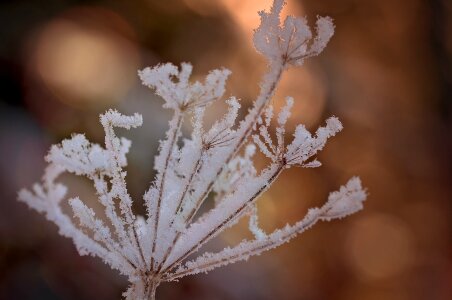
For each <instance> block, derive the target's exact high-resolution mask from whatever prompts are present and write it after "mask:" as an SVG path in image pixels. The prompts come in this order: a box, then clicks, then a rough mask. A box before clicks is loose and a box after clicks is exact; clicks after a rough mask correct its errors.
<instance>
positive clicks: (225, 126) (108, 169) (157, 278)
mask: <svg viewBox="0 0 452 300" xmlns="http://www.w3.org/2000/svg"><path fill="white" fill-rule="evenodd" d="M283 6H284V1H283V0H275V1H274V3H273V6H272V8H271V10H270V12H260V16H261V24H260V26H259V28H258V29H257V30H256V31H255V33H254V45H255V47H256V49H257V50H258V51H259V52H260V53H262V54H263V55H264V56H265V57H266V58H267V59H268V63H269V70H268V72H267V74H266V75H265V76H264V78H263V81H262V83H261V84H260V88H261V89H260V94H259V96H258V97H257V99H256V101H254V103H253V106H252V108H251V109H250V110H249V111H248V114H247V115H246V117H245V118H244V119H243V120H242V121H241V122H239V123H238V124H237V123H236V119H237V116H238V111H239V108H240V104H239V101H238V100H237V99H236V98H234V97H231V98H229V99H228V100H226V102H227V104H228V111H227V112H226V114H225V115H224V117H223V118H222V119H220V120H218V121H216V122H215V123H214V124H213V125H212V126H211V127H210V128H205V126H204V124H203V118H204V114H205V111H206V108H207V107H208V106H209V105H211V104H213V103H214V102H215V101H218V100H219V99H221V98H222V96H223V94H224V91H225V82H226V79H227V77H228V76H229V75H230V71H228V70H226V69H221V70H214V71H211V72H210V73H209V74H208V75H207V77H206V79H205V81H204V82H203V83H201V82H194V83H190V81H189V77H190V75H191V72H192V66H191V65H190V64H187V63H184V64H182V65H181V67H180V69H178V68H177V67H176V66H174V65H172V64H169V63H168V64H162V65H158V66H156V67H154V68H146V69H144V70H142V71H140V72H139V76H140V78H141V80H142V82H143V84H145V85H147V86H149V87H150V88H152V89H154V90H155V91H156V93H157V94H158V95H159V96H161V97H162V98H163V99H164V101H165V103H164V107H165V108H167V109H170V110H172V111H173V113H174V114H173V117H172V119H171V121H170V123H169V129H168V132H167V133H166V138H165V139H164V140H163V141H161V143H160V148H159V150H160V152H159V154H158V156H157V157H156V159H155V170H156V172H157V175H156V178H155V180H154V182H153V183H152V184H151V186H150V188H149V189H148V190H147V191H146V193H145V194H144V197H143V198H144V203H145V206H146V209H147V215H146V217H144V216H137V215H135V214H134V213H133V211H132V199H131V197H130V195H129V194H128V192H127V187H126V180H125V178H126V172H125V171H124V169H123V168H124V167H125V166H126V165H127V161H126V154H127V152H128V150H129V148H130V141H128V140H127V139H125V138H118V137H117V136H116V134H115V131H114V129H115V127H120V128H126V129H129V128H132V127H137V126H140V125H141V123H142V118H141V116H140V115H139V114H135V115H133V116H124V115H122V114H120V113H118V112H116V111H114V110H109V111H107V112H106V113H105V114H102V115H101V116H100V122H101V124H102V126H103V127H104V130H105V147H103V146H101V145H98V144H94V143H91V142H89V141H88V140H87V139H86V138H85V136H84V135H82V134H76V135H73V136H72V138H70V139H67V140H63V141H62V143H61V144H58V145H54V146H52V147H51V149H50V151H49V154H48V155H47V156H46V160H47V161H48V162H49V165H48V167H47V169H46V171H45V173H44V176H43V180H42V183H40V184H35V185H34V186H33V188H32V189H31V190H26V189H24V190H22V191H20V193H19V199H20V200H21V201H23V202H26V203H27V204H28V205H29V206H30V207H32V208H33V209H35V210H37V211H38V212H41V213H44V214H45V215H46V217H47V219H49V220H50V221H52V222H54V223H55V224H56V225H57V226H58V228H59V232H60V234H61V235H63V236H66V237H69V238H72V239H73V241H74V243H75V245H76V247H77V249H78V251H79V253H80V254H81V255H86V254H90V255H93V256H98V257H100V258H102V259H103V260H104V261H105V262H106V263H107V264H109V265H110V266H111V267H112V268H114V269H117V270H119V271H120V272H121V274H124V275H126V276H127V277H128V279H129V281H130V283H131V286H130V288H129V289H128V291H127V292H125V293H124V295H125V297H126V298H127V299H154V297H155V290H156V288H157V286H158V285H159V284H160V283H161V282H165V281H174V280H177V279H178V278H181V277H183V276H186V275H192V274H197V273H200V272H207V271H210V270H213V269H214V268H217V267H220V266H224V265H227V264H230V263H234V262H237V261H241V260H246V259H248V258H249V257H250V256H253V255H258V254H260V253H262V252H263V251H266V250H269V249H272V248H275V247H277V246H279V245H281V244H283V243H285V242H287V241H289V240H290V239H292V238H293V237H295V236H296V235H298V234H300V233H302V232H303V231H305V230H306V229H307V228H309V227H311V226H313V225H314V224H315V223H316V222H317V221H319V220H331V219H336V218H342V217H344V216H347V215H349V214H352V213H354V212H356V211H358V210H360V209H362V206H363V204H362V203H363V201H364V200H365V198H366V193H365V191H364V190H363V189H362V187H361V183H360V180H359V179H358V178H356V177H355V178H352V179H350V180H349V181H348V183H346V184H345V185H344V186H342V187H341V188H340V190H339V191H337V192H333V193H331V194H330V196H329V198H328V201H327V202H326V203H325V204H324V205H323V206H322V207H319V208H311V209H310V210H309V211H308V213H307V215H306V216H305V217H304V218H303V219H302V220H300V221H299V222H297V223H295V224H294V225H291V226H290V225H287V226H285V227H284V228H281V229H278V230H275V231H274V232H272V233H268V234H267V233H266V232H264V230H262V229H261V228H260V227H259V225H258V221H257V208H256V201H257V199H258V198H259V196H260V195H262V193H264V192H265V191H266V190H267V189H268V188H269V187H270V185H271V184H272V183H273V182H274V181H275V180H276V178H278V176H279V175H280V174H281V172H282V171H284V170H286V169H288V168H291V167H318V166H320V162H319V161H317V160H316V159H315V156H316V154H317V153H318V152H319V151H320V150H321V149H322V148H323V147H324V146H325V143H326V142H327V140H328V138H330V137H332V136H334V135H335V134H336V133H338V132H339V131H340V130H341V129H342V124H341V123H340V122H339V120H338V119H337V118H335V117H331V118H329V119H328V120H327V121H326V125H325V126H324V127H320V128H319V129H318V130H317V131H316V133H315V134H314V135H311V133H309V132H308V131H307V130H306V128H305V127H304V126H303V125H298V126H297V127H296V129H295V132H294V134H293V139H292V141H291V142H290V143H289V144H286V143H285V141H286V139H285V124H286V122H287V120H288V118H289V116H290V110H291V107H292V106H293V103H294V101H293V99H292V98H290V97H288V98H287V99H286V105H285V106H284V107H283V108H282V109H281V111H280V112H279V114H278V115H277V117H276V118H275V117H274V112H273V108H272V106H270V105H269V102H270V100H271V98H272V97H273V95H274V93H275V89H276V87H277V85H278V82H279V80H280V78H281V74H282V73H283V72H284V71H285V70H286V69H288V68H289V67H290V66H292V65H293V66H298V65H301V64H302V63H303V61H304V59H305V58H307V57H310V56H314V55H317V54H319V53H320V52H321V51H322V50H323V48H324V47H325V46H326V44H327V43H328V41H329V40H330V38H331V36H332V35H333V29H334V26H333V23H332V20H331V19H330V18H328V17H319V18H318V19H317V23H316V36H315V38H312V33H311V30H310V28H309V27H308V25H307V22H306V20H305V19H297V18H294V17H291V16H289V17H287V18H286V19H285V20H284V22H283V23H281V22H280V12H281V10H282V8H283ZM187 115H190V116H191V120H192V126H193V131H192V133H191V136H190V137H189V138H184V139H183V146H179V145H180V143H178V141H179V140H180V139H182V136H181V126H182V123H183V122H184V120H186V119H187V118H185V117H186V116H187ZM272 121H273V122H274V123H275V125H276V131H275V133H271V132H270V128H271V127H270V123H271V122H272ZM256 146H257V147H256ZM256 148H257V149H258V150H259V151H261V152H262V153H263V154H264V155H265V156H267V157H268V158H269V161H270V162H269V164H268V165H267V166H266V167H265V168H264V169H263V170H262V171H260V172H257V171H256V169H255V168H254V166H253V154H254V152H255V150H256ZM241 149H243V150H244V151H242V152H240V150H241ZM241 153H242V154H241ZM63 172H69V173H74V174H76V175H82V176H86V177H88V178H89V179H90V180H92V181H93V184H94V187H95V190H96V193H97V196H98V198H99V202H100V203H101V204H102V206H103V207H104V208H105V218H104V220H102V219H101V218H99V217H96V215H95V213H94V211H93V209H91V208H89V207H88V206H86V204H85V203H83V202H82V201H81V200H80V199H79V198H78V197H76V198H72V199H69V200H68V201H69V204H70V206H71V208H72V210H73V213H74V216H75V218H76V219H78V221H79V223H80V227H78V226H76V225H75V224H74V222H73V219H72V218H71V217H69V216H68V215H66V214H65V213H64V212H63V210H62V208H61V203H62V202H63V201H64V199H65V194H66V187H65V186H64V185H62V184H61V183H58V182H57V181H56V179H57V177H58V176H59V175H60V174H61V173H63ZM210 194H213V195H214V199H215V207H214V208H213V209H211V210H210V211H208V212H206V213H205V214H203V215H202V216H201V217H199V218H195V216H196V215H197V213H198V211H199V209H200V207H201V205H202V204H203V202H204V201H206V199H208V196H209V195H210ZM245 216H248V217H249V229H250V231H251V232H252V233H253V235H254V239H252V240H244V241H242V242H241V243H239V244H238V245H236V246H234V247H232V248H229V247H228V248H225V249H223V250H222V251H220V252H218V253H209V252H207V253H203V254H201V255H199V256H198V257H197V258H194V259H193V260H188V259H187V258H188V256H190V255H192V254H194V253H196V252H197V251H198V250H199V249H200V248H201V247H202V246H203V245H205V244H206V243H207V242H208V241H210V240H211V239H213V238H215V237H216V236H218V235H219V234H220V233H221V232H223V231H224V230H225V229H227V228H229V227H231V226H232V225H234V224H236V223H237V222H238V221H239V220H240V219H241V218H243V217H245ZM106 221H107V222H108V224H105V223H104V222H106Z"/></svg>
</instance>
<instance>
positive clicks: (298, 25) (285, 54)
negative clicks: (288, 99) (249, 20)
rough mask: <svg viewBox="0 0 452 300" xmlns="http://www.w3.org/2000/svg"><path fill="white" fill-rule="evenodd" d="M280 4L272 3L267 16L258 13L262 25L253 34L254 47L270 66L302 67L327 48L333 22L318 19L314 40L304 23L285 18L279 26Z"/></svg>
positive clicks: (300, 20)
mask: <svg viewBox="0 0 452 300" xmlns="http://www.w3.org/2000/svg"><path fill="white" fill-rule="evenodd" d="M284 4H285V3H284V1H283V0H275V1H274V2H273V6H272V8H271V10H270V12H265V11H261V12H260V13H259V14H260V16H261V25H260V26H259V27H258V28H257V29H256V30H255V33H254V45H255V47H256V49H257V51H259V52H260V53H262V54H263V55H265V56H266V57H267V58H268V59H269V60H270V62H279V61H284V62H288V63H290V64H293V65H302V64H303V61H304V59H305V58H307V57H311V56H315V55H318V54H319V53H321V52H322V51H323V49H324V48H325V47H326V45H327V44H328V42H329V40H330V39H331V37H332V36H333V33H334V25H333V21H332V19H331V18H329V17H318V18H317V22H316V36H315V38H314V39H313V40H312V32H311V29H310V28H309V26H308V24H307V21H306V19H304V18H295V17H293V16H288V17H287V18H286V19H285V20H284V22H283V23H282V24H281V20H280V14H281V10H282V8H283V6H284Z"/></svg>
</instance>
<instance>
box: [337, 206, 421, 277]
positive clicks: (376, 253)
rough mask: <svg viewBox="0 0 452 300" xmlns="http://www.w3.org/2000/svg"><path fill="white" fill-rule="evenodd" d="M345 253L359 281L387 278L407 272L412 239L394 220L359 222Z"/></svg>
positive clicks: (375, 217) (381, 218)
mask: <svg viewBox="0 0 452 300" xmlns="http://www.w3.org/2000/svg"><path fill="white" fill-rule="evenodd" d="M346 250H347V254H348V255H349V259H350V263H351V265H352V267H353V268H354V269H355V270H356V272H357V273H358V276H359V277H360V278H367V279H380V278H387V277H390V276H393V275H396V274H400V273H401V272H403V271H406V270H407V268H408V267H409V266H410V265H411V263H412V262H413V259H414V244H413V236H412V233H411V232H410V231H409V229H408V227H407V226H406V225H405V224H404V223H402V222H401V221H400V220H398V219H396V218H395V217H392V216H389V215H383V214H374V215H371V216H367V217H363V218H362V219H360V220H359V221H358V222H357V223H356V224H355V226H354V227H353V229H352V230H351V231H350V233H349V236H348V244H347V249H346Z"/></svg>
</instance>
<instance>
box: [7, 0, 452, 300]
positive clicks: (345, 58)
mask: <svg viewBox="0 0 452 300" xmlns="http://www.w3.org/2000/svg"><path fill="white" fill-rule="evenodd" d="M287 1H288V2H289V4H288V5H287V7H286V9H285V11H284V14H294V15H305V16H307V18H308V20H309V23H310V24H311V25H312V24H313V23H314V21H315V18H316V15H329V16H331V17H332V18H333V19H334V20H335V21H334V22H335V24H336V33H335V35H334V37H333V39H332V40H331V42H330V44H329V45H328V47H327V48H326V50H325V51H324V53H322V54H321V55H320V56H319V57H315V58H312V59H310V60H309V61H307V62H306V64H305V65H304V66H303V67H301V68H297V69H291V70H290V71H288V72H287V73H286V74H285V75H284V77H283V79H282V82H281V85H280V87H279V89H278V91H277V94H276V97H275V98H274V100H273V104H274V105H275V106H276V107H280V106H281V105H282V104H283V103H284V97H285V96H287V95H290V96H293V97H294V98H295V106H294V111H293V115H292V117H291V120H290V124H289V126H288V127H289V128H290V129H293V128H294V127H295V125H296V124H298V123H299V122H301V123H304V124H306V126H307V127H308V128H309V129H310V130H315V128H316V127H317V126H319V125H321V124H322V123H323V122H324V120H325V119H326V118H327V117H328V116H330V115H336V116H338V117H339V118H340V119H341V120H342V122H343V124H344V127H345V129H344V130H343V132H341V133H340V134H339V135H338V136H337V137H335V138H334V139H332V140H331V141H330V143H329V144H327V147H326V148H325V150H324V151H323V152H322V153H321V154H320V155H319V159H320V160H321V161H322V162H323V166H322V167H320V168H318V169H291V170H289V171H287V172H286V173H285V174H284V175H283V176H282V177H281V178H280V180H279V181H278V182H277V183H276V184H275V185H274V186H273V187H272V188H271V189H270V190H269V191H268V192H267V193H266V194H265V195H264V196H263V197H262V198H261V199H260V200H259V202H258V207H259V217H260V220H261V222H262V226H263V227H264V229H265V230H267V231H271V230H273V229H275V228H279V227H282V226H284V225H285V224H286V223H287V222H289V223H292V222H295V221H296V220H298V219H301V218H302V217H303V215H304V214H305V213H306V211H307V209H308V208H309V207H312V206H317V205H320V204H321V203H322V202H323V201H325V199H326V197H327V195H328V192H329V191H331V190H334V189H336V188H337V187H338V186H339V185H341V184H343V183H345V182H346V180H347V179H348V178H349V177H351V176H353V175H359V176H361V178H362V181H363V184H364V185H365V186H366V187H367V188H368V192H369V198H368V200H367V202H366V203H365V209H364V210H363V211H362V212H359V213H358V214H356V215H353V216H351V217H349V218H347V219H344V220H341V221H334V222H331V223H322V224H318V225H316V226H315V228H313V229H311V230H309V231H308V232H306V233H305V234H303V235H301V236H300V237H298V238H296V239H295V240H294V241H292V242H291V243H289V244H287V245H284V246H282V247H280V248H278V249H276V250H273V251H271V252H269V253H265V254H263V255H261V256H259V257H256V258H252V259H250V260H249V261H248V262H246V263H238V264H235V265H231V266H228V267H225V268H221V269H218V270H215V271H213V272H211V273H209V274H207V275H198V276H194V277H188V278H184V279H182V280H180V282H179V283H166V284H163V285H162V286H161V287H160V288H159V290H158V292H157V297H158V299H252V300H254V299H256V300H259V299H275V298H277V299H289V300H291V299H306V300H308V299H309V300H323V299H332V300H335V299H337V300H355V299H356V300H358V299H359V300H377V299H385V300H405V299H406V300H427V299H428V300H430V299H434V300H436V299H438V300H446V299H452V241H451V240H452V203H451V202H452V187H451V182H452V174H451V170H452V157H451V148H452V147H451V146H452V145H451V138H450V137H451V129H452V128H451V124H452V123H451V117H452V115H451V113H452V110H451V99H452V68H451V63H452V21H451V20H452V5H451V4H450V3H449V2H448V1H446V0H432V1H421V0H397V1H380V0H367V1H357V0H343V1H334V0H325V1H313V0H304V1H301V0H298V1H296V0H287ZM38 2H39V3H38ZM167 2H168V3H167ZM270 4H271V1H269V0H263V1H259V0H221V1H210V0H177V1H151V0H136V1H111V0H105V1H69V0H63V1H52V0H43V1H31V0H28V1H26V0H24V1H8V2H7V3H2V4H0V12H1V14H2V17H1V18H0V23H1V25H2V26H0V28H1V29H0V37H1V38H2V39H1V40H2V45H0V63H1V65H2V68H1V80H0V81H1V82H0V87H1V94H0V97H1V98H0V100H1V104H0V105H1V118H0V122H1V126H0V131H1V135H0V179H1V182H0V184H1V200H0V299H79V300H83V299H119V298H120V296H121V292H123V291H124V290H125V289H126V284H127V282H126V279H125V278H123V277H121V276H119V275H118V274H117V273H116V272H115V271H111V270H109V269H108V267H106V266H104V265H103V264H102V262H100V261H99V260H97V259H93V258H89V257H79V256H78V254H77V252H76V250H75V248H74V247H73V245H72V243H71V241H69V240H67V239H65V238H63V237H61V236H59V235H58V233H57V230H56V228H55V226H54V225H52V224H50V223H48V222H47V221H46V220H45V219H44V218H43V217H42V216H39V215H38V214H36V213H35V212H33V211H31V210H29V209H28V208H27V207H26V206H25V205H23V204H21V203H18V202H17V201H16V193H17V191H18V190H19V189H20V188H22V187H24V186H29V185H30V184H32V183H33V182H35V181H36V180H38V179H39V177H40V176H41V174H42V170H43V168H44V165H45V164H44V160H43V157H44V155H45V153H46V151H47V149H48V147H49V146H50V145H51V144H52V143H57V142H59V141H60V140H61V139H63V138H66V137H69V136H70V134H71V133H72V132H84V133H86V135H87V137H88V138H89V139H91V140H93V141H96V142H102V139H103V131H102V128H101V126H100V124H99V123H98V115H99V113H102V112H103V111H105V110H106V109H107V108H110V107H113V108H117V109H118V110H119V111H121V112H123V113H133V112H140V113H141V114H143V118H144V124H143V127H141V128H139V129H135V130H132V131H130V132H120V133H121V134H124V135H125V136H127V137H128V138H129V139H131V140H132V149H131V152H130V154H129V166H128V168H127V172H128V185H129V190H130V193H131V194H132V196H133V197H134V199H135V201H136V203H135V206H136V207H135V209H136V212H137V213H139V214H143V213H144V209H143V207H142V206H141V204H142V203H141V199H142V198H141V196H142V194H143V192H144V191H145V190H146V188H147V186H148V185H149V182H150V181H151V180H152V179H153V177H154V175H155V174H154V173H153V169H152V165H153V156H154V155H155V154H156V151H157V147H158V140H159V139H161V138H163V135H164V132H165V130H166V128H167V121H168V117H169V115H168V112H167V111H165V110H163V109H162V108H161V104H162V101H161V99H159V98H158V97H156V96H155V95H153V94H152V92H151V91H149V90H148V89H147V88H145V87H143V86H141V84H140V82H139V80H138V78H137V73H136V71H137V69H141V68H144V67H146V66H150V65H155V64H157V63H159V62H167V61H170V62H173V63H180V62H183V61H189V62H192V63H193V65H194V79H199V78H201V77H202V76H204V74H206V73H207V72H208V71H209V70H210V69H214V68H219V67H222V66H224V67H227V68H229V69H231V70H232V72H233V74H232V76H231V79H230V81H229V83H228V86H227V88H228V89H227V92H226V95H235V96H237V97H239V98H241V99H242V102H243V104H244V105H243V106H244V107H245V108H246V107H247V106H249V105H250V103H251V101H252V99H253V98H254V97H255V96H256V95H257V92H258V88H259V86H258V82H259V80H260V78H261V76H262V75H263V74H264V72H265V68H266V65H265V60H264V59H263V58H262V57H261V56H260V55H259V54H257V53H256V52H255V51H254V50H253V46H252V43H251V38H252V33H253V28H255V27H256V26H257V25H258V23H259V17H258V14H257V11H259V10H262V9H268V8H269V6H270ZM224 108H225V106H224V105H219V106H218V107H217V109H211V111H210V114H209V118H210V120H215V119H216V118H218V117H219V116H221V114H222V113H224ZM245 108H244V110H245ZM262 163H263V162H262V161H259V162H258V164H262ZM63 180H64V182H65V183H67V184H68V185H69V186H70V188H71V190H72V192H71V193H72V194H74V195H75V194H77V195H80V196H81V198H82V199H83V200H84V201H86V202H87V203H89V204H90V205H91V206H92V207H94V208H95V207H96V205H97V204H96V199H95V197H94V193H93V188H92V187H91V186H90V184H89V182H88V181H86V180H84V179H80V178H76V177H73V176H65V177H64V178H63ZM72 194H70V195H72ZM247 236H249V233H247V230H246V222H241V223H239V224H238V225H237V226H236V227H235V228H233V229H231V230H229V231H227V232H226V233H224V234H223V235H222V236H221V238H220V239H217V240H216V241H215V242H214V243H211V244H209V245H208V248H212V249H219V248H222V247H224V246H225V245H227V244H234V243H237V242H238V241H240V240H241V239H243V238H244V237H247Z"/></svg>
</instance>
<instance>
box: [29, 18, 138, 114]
mask: <svg viewBox="0 0 452 300" xmlns="http://www.w3.org/2000/svg"><path fill="white" fill-rule="evenodd" d="M90 25H92V24H90ZM35 64H36V65H35V66H36V70H37V73H38V74H39V75H40V77H41V78H42V80H43V81H44V83H45V84H46V85H47V86H48V88H49V89H50V90H51V91H52V92H53V93H55V94H56V95H57V97H58V98H59V99H60V100H61V101H63V102H65V103H68V104H71V105H75V106H83V105H86V104H90V105H106V104H109V103H112V102H116V101H119V100H120V99H121V98H122V97H123V96H124V94H125V93H126V92H127V91H128V89H129V88H130V86H131V84H132V83H133V82H134V81H135V80H136V75H135V73H136V69H137V68H138V51H137V49H136V48H135V47H134V46H133V45H132V43H130V42H128V41H126V40H125V39H124V38H121V37H119V36H118V35H116V34H114V33H112V32H109V31H106V30H102V29H99V28H96V27H95V26H90V27H87V26H83V25H82V24H77V21H76V20H75V21H74V20H66V19H63V18H61V19H57V20H54V21H52V22H51V23H49V24H47V25H46V26H45V28H44V29H43V30H42V32H41V34H40V35H39V37H38V39H37V44H36V51H35Z"/></svg>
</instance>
